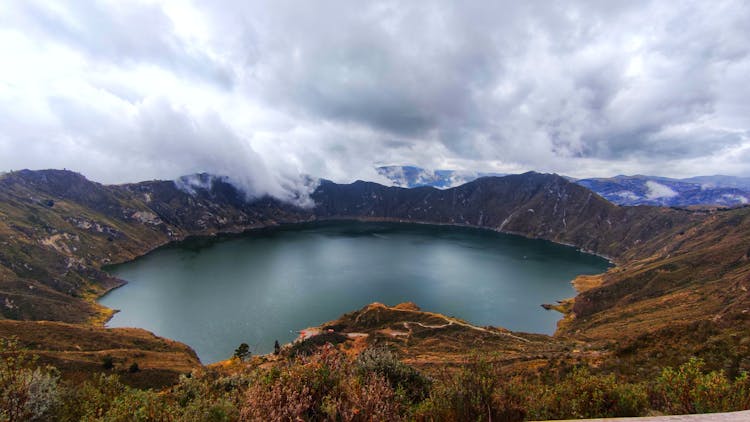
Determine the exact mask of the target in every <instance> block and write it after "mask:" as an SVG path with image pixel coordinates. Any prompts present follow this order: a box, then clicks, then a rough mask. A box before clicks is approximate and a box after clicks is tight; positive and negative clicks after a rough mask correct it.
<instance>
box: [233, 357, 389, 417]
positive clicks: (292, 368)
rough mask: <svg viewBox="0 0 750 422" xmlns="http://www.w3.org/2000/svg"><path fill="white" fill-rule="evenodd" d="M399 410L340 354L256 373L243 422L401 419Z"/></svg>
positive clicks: (381, 384) (380, 382)
mask: <svg viewBox="0 0 750 422" xmlns="http://www.w3.org/2000/svg"><path fill="white" fill-rule="evenodd" d="M402 410H403V409H402V408H401V406H400V405H399V401H398V400H396V399H395V393H394V391H393V389H392V388H391V387H390V386H389V385H388V383H387V382H386V381H385V380H384V379H383V378H382V377H380V376H378V375H377V374H368V376H366V377H365V378H362V377H360V376H357V371H356V370H355V368H354V367H353V365H352V364H351V362H350V361H349V360H348V359H347V358H346V356H344V355H343V354H342V353H340V352H338V351H337V350H335V349H334V348H332V347H324V348H322V349H321V350H319V352H318V353H315V354H312V355H310V356H307V357H300V358H297V359H295V360H292V361H289V362H286V363H285V364H283V366H282V367H281V368H276V369H270V370H266V371H263V372H260V373H259V374H258V376H257V380H256V382H254V383H252V384H251V385H250V387H249V388H248V391H247V394H246V399H245V402H244V403H243V405H242V408H241V411H240V419H241V420H253V421H254V420H265V421H287V420H351V421H357V420H362V421H365V420H389V421H390V420H400V419H401V412H402Z"/></svg>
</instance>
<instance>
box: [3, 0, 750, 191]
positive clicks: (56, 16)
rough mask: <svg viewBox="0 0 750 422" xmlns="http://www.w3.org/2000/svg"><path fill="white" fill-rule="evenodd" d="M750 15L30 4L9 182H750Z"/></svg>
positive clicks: (7, 122)
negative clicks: (381, 173)
mask: <svg viewBox="0 0 750 422" xmlns="http://www.w3.org/2000/svg"><path fill="white" fill-rule="evenodd" d="M748 21H750V5H748V4H747V3H746V2H742V1H719V2H710V3H707V2H691V3H682V4H680V5H676V4H672V3H665V2H657V1H646V0H643V1H634V2H620V3H619V4H613V3H611V2H607V3H606V4H605V3H604V2H598V1H585V0H581V1H574V2H565V3H550V2H547V1H531V2H469V3H466V2H448V1H437V2H430V3H426V2H396V1H380V2H377V3H375V2H370V3H355V2H348V1H322V2H290V1H275V2H267V1H250V2H247V1H241V2H240V1H233V0H220V1H217V2H212V3H211V4H210V5H208V4H206V3H199V2H195V3H183V2H172V1H166V0H165V2H163V3H160V2H157V3H154V2H143V3H141V2H128V3H122V2H114V1H111V2H108V1H96V2H83V1H81V2H66V3H65V4H63V5H60V4H53V3H46V2H39V1H21V0H15V1H13V0H12V1H10V2H8V3H7V4H5V5H3V6H0V24H2V29H1V30H0V47H2V51H5V52H6V62H7V64H6V65H5V66H2V67H0V127H2V129H3V130H2V131H0V169H3V170H7V169H11V168H19V167H68V168H74V169H79V170H81V171H84V172H85V173H86V174H87V175H89V176H90V177H93V178H95V179H98V180H102V181H108V182H116V181H124V180H138V179H142V178H146V177H149V178H150V177H177V176H179V175H180V174H182V173H190V172H198V171H211V172H217V173H223V174H228V175H229V176H230V177H232V178H233V179H234V180H237V181H238V183H239V184H241V185H242V186H244V187H245V188H246V189H247V190H248V191H249V192H250V193H251V194H261V193H271V194H274V195H279V196H284V195H288V194H289V191H290V188H289V186H290V183H292V182H290V181H291V180H295V176H296V175H297V174H299V173H307V174H313V175H317V176H322V177H328V178H332V179H334V180H338V181H349V180H353V179H356V178H370V179H377V178H378V175H377V174H375V172H374V171H373V170H372V168H373V166H374V165H379V164H404V163H411V164H417V165H422V166H426V167H430V168H439V167H452V168H456V169H465V170H480V171H501V172H512V171H525V170H531V169H535V170H541V171H556V172H561V173H567V174H571V175H575V176H602V175H611V174H616V173H652V174H654V173H655V174H660V175H666V176H687V175H692V174H696V173H734V174H744V175H750V173H748V172H749V171H750V169H748V168H747V166H746V164H745V163H746V162H747V161H743V158H742V157H746V156H747V153H748V150H750V136H749V132H750V103H748V101H747V98H748V97H749V96H750V84H748V83H747V75H748V74H750V44H748V43H747V40H748V39H750V27H749V26H748V25H747V24H746V23H747V22H748Z"/></svg>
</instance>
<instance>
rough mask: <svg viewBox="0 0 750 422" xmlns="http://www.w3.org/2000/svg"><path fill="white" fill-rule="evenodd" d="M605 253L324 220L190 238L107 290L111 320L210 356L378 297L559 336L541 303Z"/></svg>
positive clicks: (466, 231) (137, 264)
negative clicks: (118, 286) (168, 339)
mask: <svg viewBox="0 0 750 422" xmlns="http://www.w3.org/2000/svg"><path fill="white" fill-rule="evenodd" d="M608 266H609V263H608V261H607V260H605V259H603V258H601V257H598V256H594V255H590V254H587V253H583V252H580V251H578V250H577V249H575V248H572V247H568V246H564V245H559V244H555V243H552V242H548V241H544V240H534V239H526V238H523V237H520V236H514V235H508V234H502V233H496V232H493V231H489V230H481V229H471V228H463V227H449V226H434V225H421V224H401V223H363V222H322V223H308V224H297V225H288V226H282V227H276V228H269V229H261V230H255V231H251V232H247V233H244V234H242V235H227V236H217V237H210V238H192V239H188V240H185V241H183V242H179V243H174V244H170V245H167V246H164V247H162V248H159V249H157V250H155V251H153V252H151V253H149V254H148V255H145V256H143V257H141V258H138V259H136V260H134V261H132V262H128V263H125V264H121V265H117V266H113V267H110V268H108V271H109V272H110V273H111V274H113V275H115V276H117V277H119V278H121V279H123V280H126V281H127V282H128V284H126V285H125V286H123V287H120V288H118V289H115V290H113V291H111V292H109V293H108V294H106V295H105V296H103V297H102V298H101V299H100V303H101V304H103V305H105V306H107V307H110V308H113V309H118V310H119V312H118V313H116V314H115V315H114V317H113V318H112V319H111V320H110V321H109V323H108V326H110V327H140V328H145V329H147V330H150V331H152V332H154V333H155V334H157V335H160V336H164V337H168V338H171V339H175V340H178V341H181V342H184V343H186V344H188V345H190V346H191V347H193V348H194V349H195V351H196V352H197V353H198V356H199V357H200V358H201V360H202V361H203V362H204V363H211V362H215V361H218V360H222V359H226V358H229V357H230V356H231V355H232V352H233V351H234V349H235V348H236V347H237V346H238V345H239V344H240V343H243V342H244V343H248V344H249V345H250V347H251V351H252V352H253V353H268V352H270V351H272V350H273V344H274V340H278V341H279V342H280V343H282V344H283V343H286V342H289V341H292V340H293V339H294V338H296V337H297V332H298V330H300V329H303V328H306V327H310V326H316V325H320V324H322V323H324V322H326V321H330V320H333V319H335V318H337V317H338V316H340V315H341V314H343V313H346V312H350V311H353V310H356V309H359V308H361V307H363V306H365V305H367V304H369V303H372V302H381V303H385V304H387V305H396V304H398V303H401V302H407V301H410V302H414V303H416V304H417V305H418V306H420V307H421V308H422V309H423V310H427V311H432V312H439V313H442V314H445V315H449V316H454V317H458V318H461V319H463V320H466V321H468V322H470V323H472V324H475V325H493V326H501V327H505V328H508V329H510V330H514V331H526V332H535V333H546V334H552V333H553V332H554V330H555V326H556V323H557V321H558V320H559V319H560V317H561V315H560V314H559V313H557V312H555V311H547V310H545V309H543V308H542V307H541V306H540V305H541V304H542V303H555V301H557V300H560V299H565V298H569V297H572V296H574V295H575V294H576V292H575V290H574V289H573V287H572V285H571V283H570V282H571V280H572V279H573V278H574V277H575V276H577V275H580V274H597V273H601V272H603V271H605V270H606V269H607V268H608Z"/></svg>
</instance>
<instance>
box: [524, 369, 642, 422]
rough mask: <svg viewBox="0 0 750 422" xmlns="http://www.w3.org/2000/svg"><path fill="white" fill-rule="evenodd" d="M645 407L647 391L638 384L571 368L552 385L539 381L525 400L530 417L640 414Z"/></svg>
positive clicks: (551, 417)
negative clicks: (527, 400) (531, 395)
mask: <svg viewBox="0 0 750 422" xmlns="http://www.w3.org/2000/svg"><path fill="white" fill-rule="evenodd" d="M647 407H648V393H647V391H646V388H645V387H644V386H642V385H640V384H628V383H622V382H619V381H618V380H617V378H616V377H615V376H614V375H613V374H610V375H594V374H591V373H590V372H589V370H588V368H586V367H578V368H574V369H573V371H572V372H571V373H570V374H568V375H567V376H565V378H563V379H562V380H561V381H559V382H558V383H556V384H555V385H552V386H547V385H542V384H539V385H538V386H537V387H536V392H535V394H534V397H533V398H531V399H530V400H529V403H528V411H529V416H530V417H531V418H533V419H577V418H608V417H626V416H640V415H642V414H644V413H645V412H646V409H647Z"/></svg>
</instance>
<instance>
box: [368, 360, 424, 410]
mask: <svg viewBox="0 0 750 422" xmlns="http://www.w3.org/2000/svg"><path fill="white" fill-rule="evenodd" d="M355 365H356V367H357V371H358V373H359V375H360V376H361V377H367V376H368V375H369V374H372V373H374V374H377V375H380V376H381V377H383V378H385V380H386V381H388V384H389V385H390V386H391V388H393V389H394V390H396V391H397V392H401V393H402V395H403V396H404V398H405V399H406V400H407V401H408V402H409V403H417V402H420V401H422V400H424V399H425V398H426V397H427V395H428V394H429V389H430V383H431V381H430V379H429V378H427V377H425V376H424V375H422V374H421V373H420V372H419V371H417V370H416V369H414V368H413V367H411V366H409V365H407V364H405V363H403V362H401V361H400V360H398V358H397V357H396V355H395V354H393V353H392V352H391V351H390V350H388V349H386V348H382V347H381V348H373V349H367V350H365V351H364V352H362V353H360V355H359V356H358V357H357V360H356V362H355Z"/></svg>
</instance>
